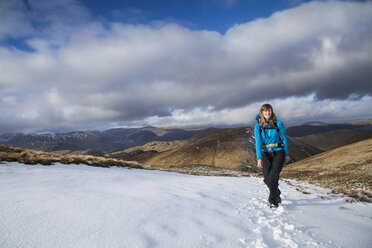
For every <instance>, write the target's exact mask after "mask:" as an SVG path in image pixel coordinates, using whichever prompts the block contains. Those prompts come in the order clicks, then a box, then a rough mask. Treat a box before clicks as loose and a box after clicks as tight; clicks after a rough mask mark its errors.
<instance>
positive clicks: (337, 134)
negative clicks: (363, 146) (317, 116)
mask: <svg viewBox="0 0 372 248" xmlns="http://www.w3.org/2000/svg"><path fill="white" fill-rule="evenodd" d="M287 135H289V136H291V137H294V138H296V139H297V140H299V141H301V142H303V143H305V144H308V145H310V146H312V147H316V148H317V149H319V150H322V151H328V150H331V149H334V148H337V147H341V146H344V145H348V144H351V143H354V142H357V141H361V140H365V139H368V138H371V137H372V125H371V120H363V121H356V122H350V123H325V122H308V123H305V124H303V125H301V126H294V127H289V128H287Z"/></svg>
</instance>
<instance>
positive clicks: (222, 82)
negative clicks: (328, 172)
mask: <svg viewBox="0 0 372 248" xmlns="http://www.w3.org/2000/svg"><path fill="white" fill-rule="evenodd" d="M28 3H29V8H25V7H24V6H23V7H22V6H18V5H16V4H13V5H9V6H11V7H9V6H8V7H7V8H5V10H3V11H5V12H6V15H3V16H2V17H0V21H5V23H6V22H8V23H11V24H13V25H15V26H21V27H23V28H24V29H26V28H25V27H30V26H31V27H33V29H32V30H33V32H34V33H35V34H34V36H32V37H30V38H28V39H27V44H28V45H29V46H30V47H32V48H33V49H34V52H25V51H23V52H22V51H19V50H16V49H8V48H6V47H0V68H1V69H0V72H1V73H0V89H1V93H0V111H1V115H0V120H1V123H2V124H1V126H0V127H1V128H3V129H4V130H5V129H7V128H8V127H9V126H13V127H15V129H23V127H43V128H50V127H58V128H63V127H79V126H87V125H91V123H104V122H107V123H110V122H112V123H136V124H138V123H147V124H163V123H165V124H169V123H176V124H180V123H181V124H187V123H189V125H198V126H200V125H209V124H216V123H217V124H219V125H220V124H229V125H231V124H237V123H244V121H245V118H246V117H245V116H244V115H241V114H239V112H238V111H242V112H244V113H246V114H252V115H254V113H255V112H256V111H257V110H256V109H257V108H259V106H258V105H259V104H261V103H262V102H266V101H272V102H278V101H279V102H280V101H281V102H286V106H288V108H289V109H292V110H293V111H294V112H296V111H297V110H296V106H297V105H293V104H291V103H290V102H288V101H289V100H291V101H292V102H296V104H299V101H300V100H301V101H303V102H304V104H305V105H306V104H307V105H309V104H310V103H309V101H310V102H311V101H318V102H323V103H324V102H327V103H328V101H332V102H335V105H334V106H339V107H340V108H341V106H342V109H343V110H345V109H349V108H347V107H345V105H344V103H346V102H347V103H349V104H350V102H349V101H351V100H352V101H353V105H352V106H351V107H350V110H348V111H354V110H355V109H357V107H356V106H355V105H354V104H366V102H369V101H371V100H370V99H371V98H370V96H371V94H372V86H371V85H372V84H371V80H370V79H371V78H372V77H371V76H372V75H371V71H372V58H371V56H370V54H372V48H371V47H372V46H371V41H372V31H371V30H370V27H371V26H372V19H371V18H370V16H371V14H372V3H371V2H363V3H353V2H337V1H332V2H311V3H307V4H303V5H300V6H298V7H296V8H293V9H289V10H286V11H282V12H278V13H275V14H274V15H272V16H271V17H269V18H266V19H258V20H255V21H252V22H249V23H245V24H241V25H237V26H235V27H232V28H231V29H229V30H228V32H226V34H225V35H222V34H220V33H217V32H212V31H191V30H189V29H187V28H184V27H182V26H180V25H176V24H167V23H161V24H159V23H156V24H153V25H124V24H121V23H108V24H107V23H105V24H104V25H103V24H101V23H98V22H93V21H91V20H90V16H89V12H88V11H87V10H86V9H84V8H83V7H82V6H81V5H79V4H78V3H77V2H75V1H72V0H71V1H70V0H66V1H65V0H59V1H52V2H45V1H31V0H29V1H28ZM30 9H31V10H30ZM17 10H18V11H17ZM43 10H45V15H44V16H43V17H36V13H39V14H40V13H41V12H42V11H43ZM30 11H32V12H33V13H34V14H29V13H28V12H30ZM57 12H58V13H57ZM25 13H27V14H25ZM18 16H23V18H26V19H27V18H28V19H27V20H29V21H28V22H25V24H24V25H22V24H21V23H20V22H16V21H14V20H16V18H15V17H18ZM65 17H68V18H65ZM66 19H68V20H66ZM2 23H4V22H2ZM35 23H36V24H35ZM74 23H79V24H78V25H74ZM41 24H43V25H44V26H43V25H41ZM35 30H36V31H35ZM37 30H39V31H40V32H39V31H37ZM9 32H10V31H9V30H7V29H4V30H0V37H3V38H4V37H10V36H11V34H10V33H9ZM39 34H42V35H39ZM56 44H57V45H56ZM25 96H26V97H25ZM309 96H311V97H310V98H311V99H312V100H309ZM31 99H32V100H31ZM340 101H341V102H340ZM278 104H280V103H278ZM317 106H318V107H317V108H314V109H311V108H309V111H310V112H311V113H308V115H307V116H306V115H304V114H303V115H302V117H301V118H302V119H303V120H306V119H307V118H309V116H311V117H312V118H316V116H317V113H320V112H322V111H323V113H324V115H327V114H328V113H329V112H328V111H326V110H322V111H320V109H321V108H322V107H321V105H320V104H318V105H317ZM351 109H352V110H351ZM360 109H363V108H360ZM333 112H337V108H336V107H335V109H333ZM283 113H284V114H283V115H284V116H290V115H289V113H288V112H286V111H283ZM344 113H345V115H347V112H345V111H344ZM358 113H360V114H363V113H362V112H358ZM220 115H224V116H228V117H229V118H221V117H216V116H220ZM318 116H319V117H320V115H318ZM298 118H300V117H298ZM181 120H182V121H181ZM19 123H22V124H19Z"/></svg>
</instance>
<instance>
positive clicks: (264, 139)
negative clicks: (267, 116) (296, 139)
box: [254, 120, 288, 160]
mask: <svg viewBox="0 0 372 248" xmlns="http://www.w3.org/2000/svg"><path fill="white" fill-rule="evenodd" d="M276 124H277V126H278V128H279V132H280V135H281V136H282V138H283V140H282V141H280V138H279V134H278V131H277V130H276V128H275V127H272V129H262V130H261V134H260V124H258V123H256V126H255V127H254V136H255V139H256V154H257V160H259V159H262V152H272V151H280V150H283V148H282V147H273V148H262V145H269V144H275V143H283V144H284V154H285V156H288V143H287V135H286V134H285V128H284V125H283V123H282V122H281V121H280V120H277V121H276ZM266 127H267V128H269V123H268V122H266ZM265 133H266V135H265ZM270 149H271V150H270Z"/></svg>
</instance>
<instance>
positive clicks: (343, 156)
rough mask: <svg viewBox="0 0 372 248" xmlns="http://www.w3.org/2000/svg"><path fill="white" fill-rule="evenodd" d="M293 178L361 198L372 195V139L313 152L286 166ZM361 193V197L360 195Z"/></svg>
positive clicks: (290, 176) (288, 175) (287, 175)
mask: <svg viewBox="0 0 372 248" xmlns="http://www.w3.org/2000/svg"><path fill="white" fill-rule="evenodd" d="M281 176H282V177H284V178H292V179H297V180H302V181H306V182H309V183H312V184H317V185H320V186H323V187H326V188H331V189H333V193H344V194H347V195H349V196H352V197H354V198H358V199H360V200H362V199H364V198H366V199H368V198H371V194H370V193H368V191H371V190H372V139H368V140H364V141H360V142H357V143H354V144H351V145H347V146H343V147H339V148H337V149H334V150H331V151H328V152H324V153H322V154H319V155H316V156H312V157H310V158H307V159H304V160H302V161H299V162H296V163H293V164H291V165H289V166H287V167H285V168H284V169H283V172H282V174H281ZM357 196H358V197H357Z"/></svg>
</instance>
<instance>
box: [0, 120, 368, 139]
mask: <svg viewBox="0 0 372 248" xmlns="http://www.w3.org/2000/svg"><path fill="white" fill-rule="evenodd" d="M357 121H371V122H372V119H358V120H355V119H354V120H343V121H315V120H312V121H307V122H304V123H301V124H296V125H290V126H287V125H286V124H285V123H284V125H285V127H286V128H291V127H298V126H304V125H308V124H309V123H325V124H329V125H338V124H350V125H351V123H352V122H357ZM254 125H255V124H253V125H245V126H244V125H230V126H226V125H225V126H222V125H221V126H200V127H196V126H194V127H192V126H190V127H183V128H182V127H177V126H137V127H125V126H121V127H120V126H118V127H110V128H106V129H71V130H52V129H49V130H48V129H39V130H28V131H17V132H10V133H2V132H0V135H8V134H25V135H28V134H32V135H44V134H68V133H74V132H105V131H109V130H114V129H145V128H160V129H179V130H191V131H193V130H201V129H208V128H217V129H229V128H248V127H250V128H253V129H254ZM359 125H371V124H359Z"/></svg>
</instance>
